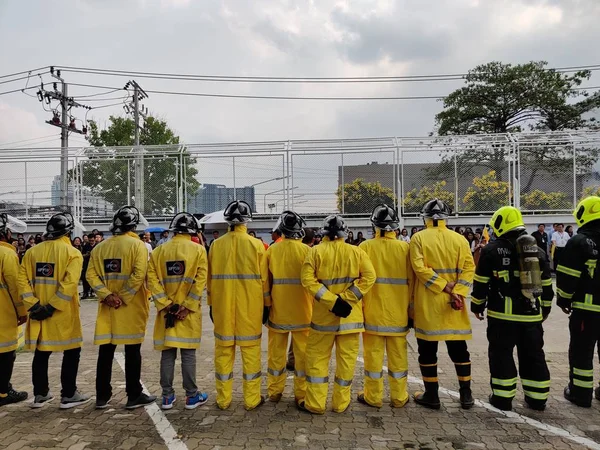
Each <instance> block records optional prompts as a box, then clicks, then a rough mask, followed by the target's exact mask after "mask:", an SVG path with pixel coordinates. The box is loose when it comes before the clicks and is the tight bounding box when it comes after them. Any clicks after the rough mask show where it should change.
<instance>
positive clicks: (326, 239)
mask: <svg viewBox="0 0 600 450" xmlns="http://www.w3.org/2000/svg"><path fill="white" fill-rule="evenodd" d="M321 242H332V243H334V244H338V243H340V242H341V243H344V242H346V241H345V240H344V239H343V238H337V239H334V240H331V238H330V237H329V236H325V237H323V239H322V240H321Z"/></svg>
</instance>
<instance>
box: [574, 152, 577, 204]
mask: <svg viewBox="0 0 600 450" xmlns="http://www.w3.org/2000/svg"><path fill="white" fill-rule="evenodd" d="M573 208H577V147H576V146H575V141H573Z"/></svg>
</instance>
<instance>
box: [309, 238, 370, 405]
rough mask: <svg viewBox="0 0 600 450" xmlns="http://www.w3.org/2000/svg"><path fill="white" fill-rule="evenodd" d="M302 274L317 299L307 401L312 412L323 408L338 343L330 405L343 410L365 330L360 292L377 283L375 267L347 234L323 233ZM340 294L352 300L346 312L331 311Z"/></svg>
mask: <svg viewBox="0 0 600 450" xmlns="http://www.w3.org/2000/svg"><path fill="white" fill-rule="evenodd" d="M301 278H302V285H303V286H304V287H305V288H306V289H308V290H309V292H310V293H311V295H313V297H314V299H315V302H314V305H313V313H312V320H311V324H310V328H311V329H310V333H309V335H308V342H307V345H306V397H305V407H306V409H307V410H309V411H310V412H313V413H317V414H323V413H324V412H325V404H326V401H327V391H328V387H329V360H330V357H331V350H332V348H333V344H335V351H336V372H335V382H334V384H333V399H332V407H333V410H334V411H335V412H343V411H345V410H346V408H347V407H348V405H349V404H350V397H351V385H352V380H353V378H354V367H355V365H356V358H357V356H358V348H359V333H362V332H363V331H364V316H363V305H362V298H363V297H364V295H365V294H366V293H367V292H369V290H370V289H371V287H372V286H373V284H374V283H375V278H376V275H375V269H374V268H373V264H372V263H371V260H370V259H369V256H368V255H367V254H366V253H365V251H364V250H362V249H361V248H359V247H355V246H352V245H349V244H346V243H345V242H344V240H343V239H335V240H333V241H332V240H330V238H329V237H325V238H324V239H323V240H322V241H321V243H320V244H319V245H317V246H315V247H313V248H311V250H310V252H309V253H308V255H307V257H306V261H305V262H304V264H303V265H302V275H301ZM338 296H339V297H341V298H342V300H345V301H346V302H348V303H350V305H352V312H351V313H350V315H349V316H348V317H346V318H341V317H337V316H336V315H335V314H333V313H332V312H331V309H332V308H333V305H334V304H335V301H336V300H337V297H338Z"/></svg>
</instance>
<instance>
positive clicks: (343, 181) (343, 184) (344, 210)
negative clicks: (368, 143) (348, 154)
mask: <svg viewBox="0 0 600 450" xmlns="http://www.w3.org/2000/svg"><path fill="white" fill-rule="evenodd" d="M341 156H342V176H341V178H342V183H341V184H342V214H344V213H345V212H346V204H345V200H346V199H345V197H346V183H345V179H344V154H343V153H342V154H341Z"/></svg>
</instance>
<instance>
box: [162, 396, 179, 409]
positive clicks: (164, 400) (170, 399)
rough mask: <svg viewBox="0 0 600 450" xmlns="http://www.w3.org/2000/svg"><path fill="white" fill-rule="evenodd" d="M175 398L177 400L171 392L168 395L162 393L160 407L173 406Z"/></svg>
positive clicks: (169, 407) (168, 407) (167, 407)
mask: <svg viewBox="0 0 600 450" xmlns="http://www.w3.org/2000/svg"><path fill="white" fill-rule="evenodd" d="M175 400H177V397H175V394H171V395H169V396H168V397H166V396H164V395H163V398H162V405H161V408H162V409H171V408H172V407H173V405H174V404H175Z"/></svg>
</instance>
